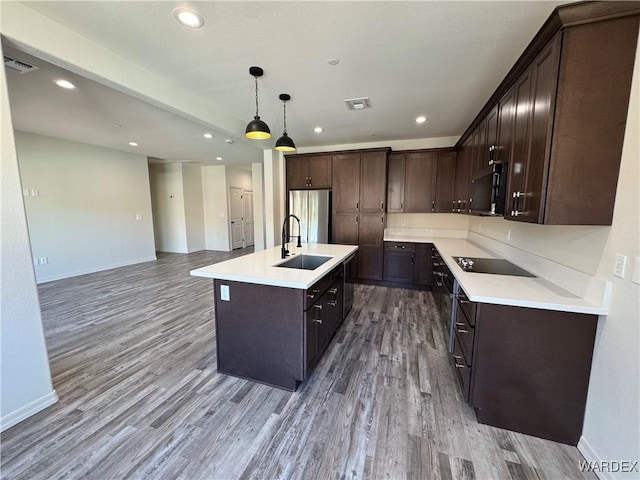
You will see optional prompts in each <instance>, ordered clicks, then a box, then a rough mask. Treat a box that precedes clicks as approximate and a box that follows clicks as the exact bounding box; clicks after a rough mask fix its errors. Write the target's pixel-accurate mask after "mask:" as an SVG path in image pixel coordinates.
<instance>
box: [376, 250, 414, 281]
mask: <svg viewBox="0 0 640 480" xmlns="http://www.w3.org/2000/svg"><path fill="white" fill-rule="evenodd" d="M414 258H415V257H414V254H413V253H408V252H395V251H393V250H385V252H384V273H383V277H382V278H383V279H384V280H385V281H387V282H399V283H413V268H414Z"/></svg>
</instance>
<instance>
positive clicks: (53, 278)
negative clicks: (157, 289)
mask: <svg viewBox="0 0 640 480" xmlns="http://www.w3.org/2000/svg"><path fill="white" fill-rule="evenodd" d="M157 259H158V258H157V257H156V256H155V255H154V256H153V257H145V258H140V259H137V260H131V261H129V262H120V263H113V264H111V265H101V266H99V267H94V268H88V269H86V270H76V271H75V272H67V273H63V274H60V275H50V276H47V277H40V278H37V279H36V280H37V282H36V283H38V285H39V284H41V283H47V282H54V281H56V280H62V279H63V278H71V277H78V276H80V275H86V274H88V273H96V272H104V271H105V270H111V269H112V268H119V267H128V266H129V265H136V264H138V263H144V262H152V261H154V260H157Z"/></svg>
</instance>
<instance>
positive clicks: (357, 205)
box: [356, 202, 360, 210]
mask: <svg viewBox="0 0 640 480" xmlns="http://www.w3.org/2000/svg"><path fill="white" fill-rule="evenodd" d="M359 208H360V202H356V210H358V209H359Z"/></svg>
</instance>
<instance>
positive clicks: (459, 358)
mask: <svg viewBox="0 0 640 480" xmlns="http://www.w3.org/2000/svg"><path fill="white" fill-rule="evenodd" d="M453 358H455V359H456V360H462V357H461V356H460V355H454V356H453Z"/></svg>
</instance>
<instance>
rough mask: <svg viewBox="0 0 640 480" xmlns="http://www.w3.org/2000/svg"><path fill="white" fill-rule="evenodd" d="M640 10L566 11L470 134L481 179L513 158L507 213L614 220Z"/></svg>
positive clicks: (543, 32) (593, 6)
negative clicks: (490, 167) (488, 170)
mask: <svg viewBox="0 0 640 480" xmlns="http://www.w3.org/2000/svg"><path fill="white" fill-rule="evenodd" d="M639 14H640V8H639V7H638V4H637V2H585V3H576V4H570V5H567V6H560V7H558V8H556V10H555V11H554V13H553V14H552V15H551V16H550V18H549V19H548V20H547V22H546V23H545V24H544V25H543V27H542V28H541V29H540V31H539V32H538V34H537V35H536V36H535V37H534V39H533V40H532V42H531V43H530V44H529V46H528V47H527V49H526V50H525V51H524V53H523V54H522V55H521V57H520V59H519V60H518V61H517V62H516V64H515V65H514V67H513V68H512V69H511V71H510V72H509V73H508V74H507V76H506V77H505V79H504V80H503V82H502V83H501V84H500V86H499V87H498V89H497V90H496V92H495V93H494V94H493V95H492V97H491V98H490V100H489V101H488V102H487V104H486V105H485V107H484V108H483V109H482V110H481V112H480V113H479V114H478V116H477V117H476V119H475V120H474V121H473V122H472V124H471V125H470V126H469V128H468V129H467V131H466V132H465V133H464V134H463V135H462V136H461V138H460V140H459V142H458V144H457V145H456V147H457V148H458V149H459V151H460V152H464V151H465V149H468V148H469V145H471V149H472V152H471V158H472V160H471V163H472V177H473V176H474V175H476V174H477V173H479V172H480V171H481V170H482V168H485V164H486V165H487V166H488V165H489V162H490V161H491V160H493V161H495V162H500V163H508V164H509V166H508V172H509V186H508V190H507V205H506V208H505V217H506V218H507V219H509V220H514V221H522V222H529V223H540V224H549V225H611V222H612V219H613V208H614V204H615V196H616V188H617V182H618V175H619V171H620V160H621V154H622V144H623V140H624V133H625V126H626V120H627V110H628V106H629V94H630V91H631V79H632V76H633V64H634V60H635V52H636V48H637V45H636V44H637V41H638V26H639V18H640V17H639ZM494 132H495V133H494ZM494 142H495V143H494ZM465 156H466V154H462V155H461V158H465ZM459 177H460V176H459V175H457V178H459Z"/></svg>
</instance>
